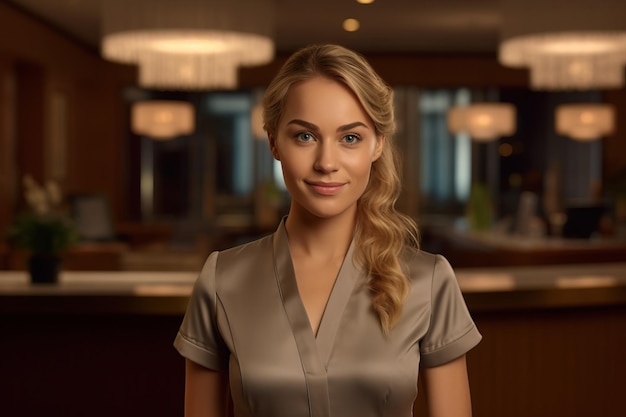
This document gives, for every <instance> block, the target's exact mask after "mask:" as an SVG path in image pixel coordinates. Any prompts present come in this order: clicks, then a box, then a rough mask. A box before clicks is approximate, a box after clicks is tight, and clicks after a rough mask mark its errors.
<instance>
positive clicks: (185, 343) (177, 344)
mask: <svg viewBox="0 0 626 417" xmlns="http://www.w3.org/2000/svg"><path fill="white" fill-rule="evenodd" d="M174 348H176V350H177V351H178V353H180V354H181V355H182V356H183V357H185V358H186V359H189V360H190V361H193V362H195V363H197V364H198V365H201V366H204V367H205V368H208V369H212V370H214V371H222V370H224V369H225V366H224V365H223V364H222V362H221V361H220V359H219V355H216V354H215V353H214V352H212V351H210V350H207V349H205V348H203V347H202V346H199V345H197V344H195V343H193V341H192V340H191V339H189V338H187V337H186V336H184V335H183V334H182V333H180V332H178V334H177V335H176V338H175V339H174Z"/></svg>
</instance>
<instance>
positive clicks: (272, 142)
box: [267, 135, 280, 161]
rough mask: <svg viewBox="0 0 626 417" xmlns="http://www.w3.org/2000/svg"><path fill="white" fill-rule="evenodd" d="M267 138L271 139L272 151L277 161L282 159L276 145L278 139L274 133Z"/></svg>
mask: <svg viewBox="0 0 626 417" xmlns="http://www.w3.org/2000/svg"><path fill="white" fill-rule="evenodd" d="M267 138H268V139H269V143H270V151H271V152H272V156H273V157H274V159H276V160H277V161H280V155H279V154H278V148H277V147H276V139H275V138H274V136H273V135H268V137H267Z"/></svg>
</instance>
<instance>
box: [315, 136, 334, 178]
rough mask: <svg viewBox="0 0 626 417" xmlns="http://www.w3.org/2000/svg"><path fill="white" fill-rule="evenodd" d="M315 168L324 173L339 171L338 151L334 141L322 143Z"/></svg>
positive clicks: (318, 150)
mask: <svg viewBox="0 0 626 417" xmlns="http://www.w3.org/2000/svg"><path fill="white" fill-rule="evenodd" d="M313 168H314V169H315V170H316V171H318V172H323V173H328V172H333V171H336V170H337V149H335V147H334V146H333V143H332V141H323V142H320V145H319V147H318V148H317V153H316V157H315V164H314V166H313Z"/></svg>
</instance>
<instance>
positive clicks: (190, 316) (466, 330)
mask: <svg viewBox="0 0 626 417" xmlns="http://www.w3.org/2000/svg"><path fill="white" fill-rule="evenodd" d="M353 252H354V242H353V243H352V245H351V246H350V249H349V250H348V253H347V254H346V257H345V259H344V262H343V265H342V267H341V269H340V271H339V274H338V276H337V279H336V282H335V285H334V287H333V289H332V292H331V294H330V297H329V300H328V302H327V305H326V308H325V310H324V315H323V317H322V320H321V322H320V325H319V329H318V332H317V334H314V333H313V331H312V329H311V326H310V323H309V320H308V316H307V314H306V310H305V308H304V305H303V303H302V300H301V298H300V295H299V292H298V287H297V284H296V278H295V274H294V269H293V264H292V261H291V257H290V254H289V246H288V241H287V234H286V231H285V226H284V221H283V222H282V223H281V224H280V226H279V227H278V229H277V231H276V232H275V233H274V234H273V235H270V236H267V237H264V238H262V239H260V240H257V241H254V242H252V243H248V244H245V245H242V246H239V247H235V248H232V249H229V250H226V251H221V252H214V253H212V254H211V255H210V256H209V257H208V259H207V261H206V263H205V265H204V267H203V269H202V271H201V273H200V275H199V277H198V279H197V281H196V284H195V287H194V290H193V294H192V296H191V298H190V301H189V306H188V309H187V312H186V314H185V317H184V319H183V322H182V325H181V327H180V330H179V332H178V334H177V335H176V339H175V341H174V346H175V347H176V349H177V350H178V351H179V352H180V354H181V355H182V356H184V357H186V358H188V359H190V360H192V361H194V362H196V363H198V364H200V365H202V366H204V367H206V368H210V369H214V370H221V371H228V372H229V381H230V391H231V396H232V401H233V407H234V415H235V417H252V416H254V417H330V416H334V417H350V416H355V417H383V416H384V417H409V416H412V408H413V402H414V401H415V398H416V396H417V379H418V370H419V367H420V366H437V365H440V364H443V363H446V362H448V361H450V360H453V359H455V358H458V357H459V356H461V355H463V354H465V353H466V352H467V351H468V350H470V349H471V348H472V347H474V346H475V345H476V344H477V343H478V342H479V341H480V339H481V335H480V333H479V332H478V330H477V328H476V326H475V325H474V323H473V321H472V319H471V317H470V314H469V312H468V310H467V308H466V305H465V303H464V301H463V297H462V295H461V292H460V290H459V287H458V285H457V282H456V278H455V275H454V273H453V271H452V268H451V267H450V265H449V264H448V262H447V261H446V260H445V259H444V258H443V257H441V256H438V255H432V254H428V253H425V252H422V251H415V250H410V249H407V250H406V251H405V253H404V254H403V257H402V258H403V262H404V265H406V268H407V271H408V276H409V280H410V289H411V290H410V295H409V297H408V299H407V301H406V303H405V305H404V307H403V310H402V316H401V319H400V321H399V322H398V324H397V325H396V326H395V327H394V328H393V329H392V331H391V332H390V334H389V335H388V336H385V335H384V334H383V332H382V330H381V327H380V322H379V320H378V316H377V315H376V313H375V311H374V310H373V308H372V306H371V294H370V291H369V290H368V276H367V272H366V271H365V270H363V268H361V267H360V266H359V265H357V264H356V263H355V262H354V260H353Z"/></svg>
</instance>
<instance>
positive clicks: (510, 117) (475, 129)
mask: <svg viewBox="0 0 626 417" xmlns="http://www.w3.org/2000/svg"><path fill="white" fill-rule="evenodd" d="M515 118H516V111H515V107H514V106H513V105H512V104H507V103H473V104H470V105H469V106H464V107H461V106H455V107H451V108H450V109H448V114H447V121H448V130H449V131H450V132H451V133H466V134H468V135H469V136H471V138H472V139H473V140H475V141H476V142H489V141H492V140H496V139H498V138H500V137H501V136H510V135H512V134H513V133H515V126H516V123H515Z"/></svg>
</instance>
